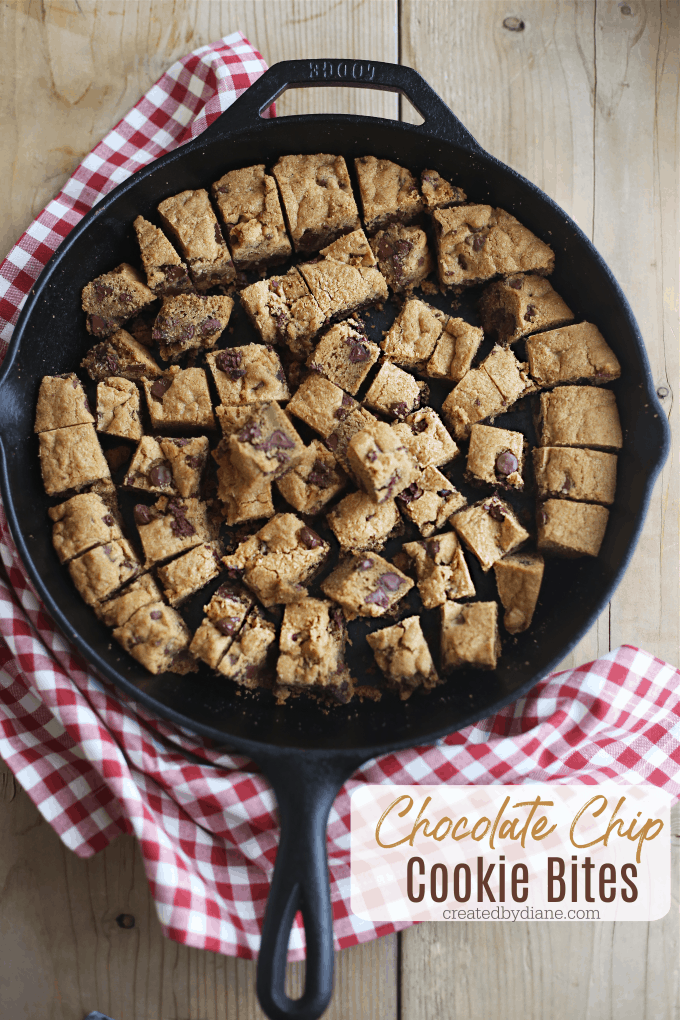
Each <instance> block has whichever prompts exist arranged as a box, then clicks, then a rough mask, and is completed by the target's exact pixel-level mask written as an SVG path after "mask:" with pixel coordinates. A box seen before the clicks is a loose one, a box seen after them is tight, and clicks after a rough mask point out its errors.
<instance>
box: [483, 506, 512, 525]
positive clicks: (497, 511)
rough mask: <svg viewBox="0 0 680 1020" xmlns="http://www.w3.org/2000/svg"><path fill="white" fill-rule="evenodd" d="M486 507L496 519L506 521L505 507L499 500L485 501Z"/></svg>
mask: <svg viewBox="0 0 680 1020" xmlns="http://www.w3.org/2000/svg"><path fill="white" fill-rule="evenodd" d="M484 509H485V510H486V511H487V513H488V515H489V517H491V519H492V520H494V521H504V520H505V518H506V516H507V514H506V513H505V510H504V509H503V507H502V506H501V505H500V503H497V502H491V503H485V504H484Z"/></svg>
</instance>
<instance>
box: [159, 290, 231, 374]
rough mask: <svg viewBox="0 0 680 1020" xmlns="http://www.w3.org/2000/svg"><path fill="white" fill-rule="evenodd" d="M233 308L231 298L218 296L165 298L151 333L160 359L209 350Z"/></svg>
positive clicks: (171, 358) (217, 338) (172, 359)
mask: <svg viewBox="0 0 680 1020" xmlns="http://www.w3.org/2000/svg"><path fill="white" fill-rule="evenodd" d="M233 307H234V302H233V300H232V299H231V298H230V297H226V296H220V295H216V296H211V297H204V296H202V295H198V294H179V295H177V296H175V297H166V298H165V299H164V301H163V304H162V306H161V310H160V312H159V313H158V315H157V317H156V321H155V322H154V324H153V330H152V333H151V335H152V338H153V339H154V340H155V341H156V342H157V343H158V350H159V352H160V356H161V358H163V360H164V361H177V360H178V359H179V358H180V357H181V356H182V355H183V354H186V352H187V351H192V350H199V351H200V350H210V349H211V348H212V347H214V346H215V344H216V343H217V341H218V340H219V338H220V336H221V334H222V332H223V331H224V330H225V329H226V327H227V325H228V323H229V318H230V316H231V312H232V309H233Z"/></svg>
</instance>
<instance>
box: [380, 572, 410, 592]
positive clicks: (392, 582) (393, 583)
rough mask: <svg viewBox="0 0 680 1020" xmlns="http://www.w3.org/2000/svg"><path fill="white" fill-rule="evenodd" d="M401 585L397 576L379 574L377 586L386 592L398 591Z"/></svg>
mask: <svg viewBox="0 0 680 1020" xmlns="http://www.w3.org/2000/svg"><path fill="white" fill-rule="evenodd" d="M403 583H404V582H403V581H402V579H401V578H400V577H399V574H392V573H388V574H381V575H380V577H379V578H378V584H379V585H380V587H381V588H385V590H386V591H398V590H399V589H400V588H401V586H402V584H403Z"/></svg>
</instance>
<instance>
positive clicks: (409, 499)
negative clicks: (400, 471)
mask: <svg viewBox="0 0 680 1020" xmlns="http://www.w3.org/2000/svg"><path fill="white" fill-rule="evenodd" d="M422 494H423V490H422V489H420V488H419V487H418V486H417V485H416V483H415V482H412V483H411V484H410V485H409V486H408V488H406V489H404V490H403V491H402V492H400V493H399V494H398V495H397V499H400V500H401V501H402V503H413V501H414V500H416V499H420V497H421V496H422Z"/></svg>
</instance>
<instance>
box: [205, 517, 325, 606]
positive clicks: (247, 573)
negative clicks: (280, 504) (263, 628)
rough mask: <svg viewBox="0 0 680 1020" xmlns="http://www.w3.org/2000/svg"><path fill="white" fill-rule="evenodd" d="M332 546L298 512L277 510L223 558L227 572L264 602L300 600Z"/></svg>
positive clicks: (264, 604) (267, 604)
mask: <svg viewBox="0 0 680 1020" xmlns="http://www.w3.org/2000/svg"><path fill="white" fill-rule="evenodd" d="M329 551H330V547H329V545H328V543H327V542H324V540H323V539H322V538H320V537H319V535H317V533H316V532H315V531H313V530H312V529H311V528H310V527H308V526H307V525H306V524H305V523H304V522H303V521H301V520H300V518H299V517H296V516H295V514H277V515H276V516H275V517H273V518H272V520H271V521H268V522H267V524H265V525H264V527H263V528H260V530H259V531H258V532H256V534H254V535H252V536H251V537H250V538H248V539H246V541H245V542H242V543H241V544H240V545H239V546H238V548H237V549H236V552H234V553H232V555H230V556H225V557H224V558H223V561H222V562H223V563H224V565H225V567H226V568H227V573H228V574H229V576H230V577H231V578H233V579H234V580H243V582H244V583H245V584H246V585H247V586H248V587H249V588H250V590H251V591H253V592H254V593H255V595H257V597H258V599H259V600H260V602H261V603H262V605H263V606H265V607H266V608H269V606H274V605H276V604H277V603H282V604H286V603H288V602H299V601H300V599H301V598H304V597H305V596H306V595H307V590H306V588H305V582H307V581H309V580H310V579H311V578H312V577H313V575H314V574H315V573H316V572H317V571H318V570H319V569H320V567H321V566H322V564H323V563H324V562H325V560H326V558H327V556H328V553H329Z"/></svg>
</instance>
